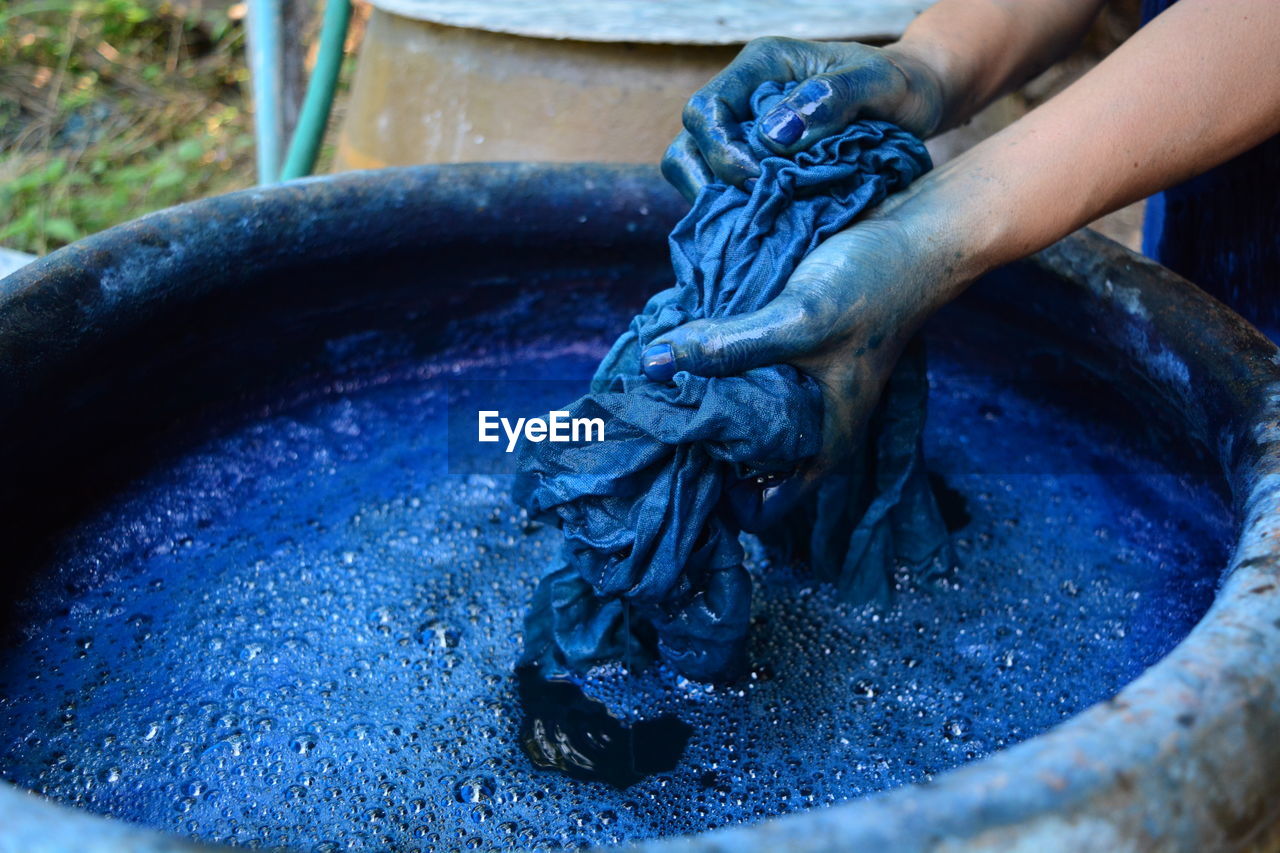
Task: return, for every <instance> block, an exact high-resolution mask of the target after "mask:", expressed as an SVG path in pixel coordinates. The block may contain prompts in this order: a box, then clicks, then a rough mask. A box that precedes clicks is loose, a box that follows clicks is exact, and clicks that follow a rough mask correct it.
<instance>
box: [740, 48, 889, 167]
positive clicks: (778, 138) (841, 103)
mask: <svg viewBox="0 0 1280 853" xmlns="http://www.w3.org/2000/svg"><path fill="white" fill-rule="evenodd" d="M905 85H906V83H905V80H903V79H902V75H901V72H899V71H898V70H897V68H896V67H894V66H893V65H892V64H891V63H889V62H887V61H867V62H863V63H860V64H858V65H857V66H856V67H853V68H847V69H843V70H841V71H839V72H833V73H827V74H817V75H815V76H813V77H810V78H809V79H808V80H805V81H804V82H803V83H801V84H800V85H799V86H797V87H796V88H795V89H794V90H793V91H792V92H791V93H790V94H789V95H787V97H785V98H783V99H782V101H780V102H779V103H778V104H777V105H776V106H774V108H773V109H772V110H770V111H769V112H768V113H766V114H765V115H764V116H762V117H761V119H760V122H759V124H758V125H757V126H756V129H757V133H759V135H760V138H761V139H762V140H763V141H764V143H765V145H767V146H769V148H771V149H773V150H774V151H776V152H778V153H779V154H793V153H795V152H796V151H801V150H804V149H805V148H808V147H809V146H810V145H812V144H813V143H814V142H816V141H818V140H819V139H824V138H826V137H828V136H834V135H836V134H838V133H841V132H843V131H844V130H845V129H846V128H848V126H849V125H850V124H852V123H853V122H854V121H856V120H857V119H858V118H862V117H865V118H886V119H891V120H892V119H893V118H895V115H894V112H895V109H896V108H897V106H898V104H899V102H900V101H901V99H902V97H903V95H904V89H905Z"/></svg>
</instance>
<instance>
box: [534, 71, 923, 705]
mask: <svg viewBox="0 0 1280 853" xmlns="http://www.w3.org/2000/svg"><path fill="white" fill-rule="evenodd" d="M783 92H784V90H783V89H782V88H781V87H779V86H777V85H772V84H766V85H765V86H762V87H761V89H760V90H759V91H757V92H756V95H755V98H754V100H753V104H752V106H753V109H754V111H755V114H756V115H762V114H763V113H764V112H766V111H767V110H768V109H769V108H770V106H771V105H772V103H774V102H776V99H777V98H779V97H781V95H782V94H783ZM753 124H754V122H753V121H752V122H747V123H746V124H745V125H744V128H743V130H744V137H745V138H747V139H750V140H755V139H756V136H755V134H754V133H752V125H753ZM753 144H755V145H756V146H757V147H756V151H755V153H756V154H757V156H758V157H759V159H760V169H761V175H760V177H759V179H758V181H757V183H756V184H755V185H754V187H753V188H752V189H751V190H750V191H749V192H748V191H744V190H740V189H737V188H734V187H730V186H726V185H723V184H718V183H717V184H712V185H710V186H708V187H706V188H705V189H703V191H702V192H701V193H700V194H699V196H698V198H697V200H696V202H695V203H694V205H693V209H692V210H691V211H690V212H689V214H688V215H687V216H685V218H684V219H683V220H681V222H680V223H679V224H678V225H677V226H676V228H675V230H674V231H673V232H672V234H671V240H670V243H671V258H672V265H673V267H674V271H675V279H676V284H675V286H674V287H672V288H670V289H668V290H665V291H663V292H661V293H659V294H657V295H656V296H654V297H653V298H652V299H651V300H650V301H649V304H648V305H647V306H646V307H645V309H644V311H643V312H642V313H641V314H640V315H639V316H637V317H636V318H635V319H634V320H633V321H632V323H631V327H630V329H629V330H628V331H627V332H626V333H625V334H623V335H622V337H621V338H619V339H618V341H617V343H615V344H614V346H613V348H612V350H611V351H610V352H609V354H608V356H606V358H605V359H604V361H603V363H602V364H601V365H600V368H599V371H598V372H597V374H596V376H595V378H594V380H593V381H592V388H591V393H589V394H588V395H587V396H585V397H583V398H581V399H580V400H578V401H577V402H575V403H573V404H572V405H570V406H568V407H567V410H568V411H569V412H570V414H571V416H572V417H574V418H580V417H586V418H602V419H603V420H604V422H605V441H603V442H598V443H587V442H583V443H555V444H553V443H551V442H542V443H536V444H535V443H529V442H525V443H524V444H523V445H522V446H521V448H520V451H519V452H520V456H519V467H520V476H519V479H518V482H517V498H518V499H519V500H521V501H522V502H523V503H524V504H525V506H526V507H527V508H528V509H529V510H530V511H531V513H534V514H543V513H554V514H555V515H557V516H559V520H560V524H561V527H562V530H563V532H564V537H565V543H564V566H563V567H561V568H558V569H556V570H554V571H552V572H551V573H550V574H548V575H547V576H545V577H544V578H543V579H542V581H541V583H540V584H539V586H538V588H537V590H536V592H535V594H534V599H533V603H532V605H531V606H530V610H529V613H528V615H527V616H526V619H525V634H524V661H523V662H524V663H526V664H537V665H539V666H540V667H542V668H543V670H544V673H545V674H546V675H548V676H549V677H555V676H559V675H563V674H565V673H567V672H574V671H576V672H581V671H583V670H585V669H586V668H588V667H590V666H591V665H593V664H597V663H603V662H607V661H613V660H621V661H624V662H628V663H630V664H631V665H636V664H638V663H643V662H645V661H646V660H648V659H650V658H651V657H652V656H653V655H654V654H656V655H657V656H658V657H659V658H660V659H661V660H662V661H664V662H665V663H667V664H668V665H670V666H671V667H673V668H674V669H675V670H676V671H677V672H679V673H681V674H682V675H684V676H686V677H689V678H692V679H696V680H718V679H724V678H731V677H733V676H734V674H735V673H736V672H737V671H738V670H739V668H740V667H741V665H742V663H743V658H744V642H745V638H746V634H747V626H748V621H749V617H750V610H751V578H750V576H749V575H748V573H747V570H746V569H745V568H744V567H743V564H742V559H743V549H742V546H741V545H740V543H739V541H738V533H739V530H738V528H737V526H736V525H735V524H734V522H733V520H732V518H731V516H730V513H729V511H728V508H727V506H726V501H725V499H724V497H725V490H726V488H727V487H728V486H729V485H730V484H732V483H733V482H735V480H736V478H737V477H738V476H739V475H740V474H758V473H759V472H770V471H789V470H792V469H794V468H795V466H796V464H797V463H798V462H800V461H802V460H805V459H807V458H810V457H812V456H814V455H815V454H817V453H818V451H819V449H820V448H821V444H822V436H821V432H822V415H823V400H822V393H821V391H820V389H819V387H818V385H817V383H816V382H815V381H814V380H812V379H811V378H809V377H807V376H805V375H803V374H801V373H800V372H799V371H797V370H796V369H795V368H792V367H790V366H787V365H774V366H770V367H762V368H757V369H754V370H748V371H746V372H745V373H742V374H741V375H738V376H731V377H723V378H704V377H699V376H694V375H692V374H689V373H687V372H680V373H677V374H676V375H675V377H674V379H673V380H672V381H671V382H653V381H650V380H648V379H647V378H645V377H644V376H643V375H642V374H641V372H640V366H639V362H640V359H639V356H640V352H641V351H642V350H643V349H644V348H645V347H646V346H648V345H649V344H650V343H651V342H653V341H654V340H655V339H657V338H658V337H659V336H661V335H663V334H664V333H666V332H669V331H670V330H672V329H674V328H676V327H677V326H681V325H683V324H685V323H687V322H689V321H691V320H696V319H700V318H706V317H727V316H731V315H734V314H740V313H743V312H749V311H754V310H756V309H758V308H761V307H762V306H764V305H765V304H766V303H767V302H769V301H770V300H772V299H773V298H774V297H775V296H777V295H778V294H779V293H780V292H781V291H782V288H783V286H784V285H785V284H786V281H787V279H788V278H789V277H790V275H791V273H792V272H793V271H794V270H795V268H796V266H797V265H798V264H799V263H800V260H801V259H802V258H803V257H804V256H805V255H806V254H808V253H809V252H810V251H812V250H813V249H814V248H815V247H816V246H817V245H818V244H819V243H821V242H822V241H823V240H825V239H826V238H827V237H829V236H830V235H832V234H834V233H836V232H837V231H840V230H841V229H843V228H846V227H848V226H849V225H850V224H852V223H853V221H854V220H855V219H856V218H857V217H858V215H859V214H860V213H861V212H862V211H863V210H865V209H866V208H868V207H870V206H872V205H875V204H877V203H878V202H880V201H882V200H883V199H884V198H885V197H886V196H888V195H889V194H890V193H893V192H895V191H897V190H900V189H902V188H903V187H905V186H907V185H908V184H909V183H910V182H911V181H912V180H914V179H915V178H916V177H918V176H919V175H920V174H921V173H923V172H924V171H926V170H927V169H928V168H929V167H930V161H929V155H928V153H927V152H926V151H925V148H924V146H923V145H922V144H921V143H920V141H919V140H918V139H916V138H915V137H913V136H911V135H910V134H908V133H905V132H904V131H902V130H899V129H898V128H896V127H894V126H893V125H890V124H887V123H885V122H875V121H864V122H858V123H857V124H855V125H853V126H851V127H850V128H849V129H848V131H847V132H845V133H843V134H842V135H840V136H837V137H832V138H829V139H825V140H822V141H821V142H818V143H816V144H815V145H814V146H813V147H811V148H810V149H808V150H806V151H804V152H802V153H799V154H796V155H795V156H794V158H784V157H779V156H775V155H773V154H772V152H770V151H769V150H767V149H765V148H764V147H763V146H762V145H760V144H759V143H758V142H757V143H753ZM922 358H923V352H922V351H920V350H919V348H918V347H913V348H912V349H911V350H910V352H909V353H908V355H907V356H906V357H905V358H904V359H903V364H902V365H901V366H900V367H899V369H898V370H897V371H896V373H895V375H894V377H893V378H892V379H891V380H890V382H889V385H888V387H887V388H886V389H885V393H884V396H883V397H882V401H881V404H880V406H879V408H878V410H877V412H876V414H875V416H874V419H873V423H872V426H871V431H870V438H869V441H868V447H867V448H866V451H865V452H864V453H861V454H855V458H856V460H857V464H856V465H855V466H854V467H855V469H856V470H854V471H850V472H848V473H845V474H841V475H837V476H834V477H832V478H829V480H828V481H825V482H824V484H823V485H822V488H821V489H820V491H819V494H818V495H817V496H816V497H815V498H814V499H813V500H811V501H810V502H809V504H808V505H807V506H805V507H803V508H802V509H801V510H800V511H799V512H797V513H795V514H793V517H792V518H790V519H787V520H786V522H784V523H783V524H782V525H781V528H782V529H779V530H775V531H769V532H768V534H767V535H766V536H762V538H764V539H766V541H770V542H773V543H774V544H776V545H777V546H779V547H780V548H784V549H786V551H787V553H788V554H789V555H790V556H793V557H799V558H800V559H804V560H807V561H808V562H809V564H810V565H811V566H812V567H813V570H814V572H815V574H817V575H818V576H819V577H821V578H823V579H825V580H828V581H831V582H832V583H835V584H836V585H838V586H839V587H841V588H842V589H844V590H845V591H846V592H847V593H848V594H849V595H850V596H851V597H854V598H860V599H865V598H868V597H871V596H874V595H877V594H881V593H883V592H884V591H886V590H887V585H888V578H889V575H890V573H891V571H892V570H893V568H894V563H895V561H897V560H905V561H907V562H911V563H915V564H925V563H927V562H928V561H930V560H932V559H933V558H935V557H936V556H938V555H939V554H940V553H942V552H943V551H945V550H946V548H947V533H946V528H945V525H944V524H943V523H942V519H941V516H940V514H939V513H938V510H937V506H936V504H935V503H934V500H933V495H932V493H931V492H930V491H929V486H928V481H927V476H926V474H925V471H924V466H923V464H922V460H921V430H922V427H923V423H924V398H925V393H926V392H927V386H926V382H925V377H924V370H923V362H922Z"/></svg>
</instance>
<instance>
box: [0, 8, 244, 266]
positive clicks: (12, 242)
mask: <svg viewBox="0 0 1280 853" xmlns="http://www.w3.org/2000/svg"><path fill="white" fill-rule="evenodd" d="M200 6H201V4H192V6H190V7H189V8H179V7H177V6H170V5H169V4H168V3H165V2H160V0H155V2H151V0H146V2H144V1H143V0H17V2H13V3H12V5H8V6H5V7H3V8H0V245H3V246H5V247H7V248H13V249H19V250H23V251H29V252H35V253H44V252H47V251H49V250H51V249H54V248H57V247H59V246H61V245H63V244H65V243H68V242H71V241H72V240H75V239H78V238H79V237H82V236H84V235H86V234H90V233H93V232H94V231H98V230H101V229H102V228H106V227H109V226H111V225H114V224H117V223H119V222H121V221H124V220H127V219H131V218H133V217H135V216H139V215H141V214H143V213H146V212H148V211H151V210H155V209H157V208H160V207H165V206H168V205H172V204H177V203H180V202H182V201H186V200H189V199H192V198H197V197H200V196H202V195H208V194H212V193H216V192H223V191H225V190H228V189H233V188H236V187H240V186H247V185H249V184H250V183H252V174H253V167H252V137H251V132H250V122H249V117H248V116H247V115H246V111H245V110H244V109H243V95H242V93H241V89H240V84H241V83H242V82H243V80H244V79H245V71H244V68H243V63H242V61H241V58H240V55H239V50H240V47H241V45H242V43H243V41H242V39H243V33H242V31H241V28H240V26H239V24H238V22H235V21H232V20H230V19H229V18H228V17H227V15H226V14H225V12H223V11H221V10H220V9H219V10H216V11H212V12H206V13H197V12H194V11H191V10H192V9H198V8H200Z"/></svg>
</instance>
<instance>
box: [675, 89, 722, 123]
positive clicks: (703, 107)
mask: <svg viewBox="0 0 1280 853" xmlns="http://www.w3.org/2000/svg"><path fill="white" fill-rule="evenodd" d="M714 97H715V96H714V95H712V94H710V93H708V92H707V90H706V89H699V90H698V91H697V92H694V93H693V95H692V97H690V98H689V100H688V101H686V102H685V105H684V110H683V111H682V112H681V113H680V121H681V123H682V124H683V125H684V127H685V130H687V131H689V132H690V133H697V132H698V131H700V130H701V129H702V128H704V127H706V126H707V122H708V121H710V113H711V102H712V100H713V99H714Z"/></svg>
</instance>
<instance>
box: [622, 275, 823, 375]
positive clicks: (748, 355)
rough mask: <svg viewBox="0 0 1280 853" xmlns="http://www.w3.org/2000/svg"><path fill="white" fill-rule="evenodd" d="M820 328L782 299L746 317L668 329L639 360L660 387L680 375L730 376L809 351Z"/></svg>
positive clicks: (798, 305) (800, 307)
mask: <svg viewBox="0 0 1280 853" xmlns="http://www.w3.org/2000/svg"><path fill="white" fill-rule="evenodd" d="M822 325H823V324H822V323H821V322H814V318H813V317H812V316H811V314H810V312H809V311H808V310H807V309H806V308H805V307H804V306H803V303H802V301H801V300H798V299H796V298H791V297H788V296H787V295H786V294H783V295H782V296H780V297H778V298H777V299H775V300H773V301H772V302H770V303H769V304H768V305H766V306H765V307H764V308H761V309H760V310H759V311H755V312H752V313H750V314H741V315H738V316H736V317H727V318H725V319H721V320H695V321H693V322H692V323H686V324H685V325H683V326H680V327H679V328H677V329H672V330H671V331H670V332H668V333H667V334H665V335H662V336H660V337H659V338H657V339H656V340H655V341H653V342H652V343H651V344H650V345H649V346H648V347H646V348H645V350H644V352H643V353H641V354H640V368H641V370H642V371H643V372H644V374H645V376H647V377H649V378H650V379H653V380H655V381H660V382H663V381H668V380H670V379H671V378H672V377H673V376H675V375H676V373H678V372H680V371H682V370H685V371H688V372H689V373H694V374H697V375H699V376H732V375H734V374H737V373H742V372H743V371H746V370H750V369H751V368H753V367H761V366H763V365H767V364H780V363H782V362H786V361H789V360H791V359H793V358H796V357H799V356H801V355H803V354H805V353H807V352H809V351H811V350H812V349H813V348H814V347H815V346H816V345H817V343H818V339H819V334H818V329H819V328H821V327H822Z"/></svg>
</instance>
